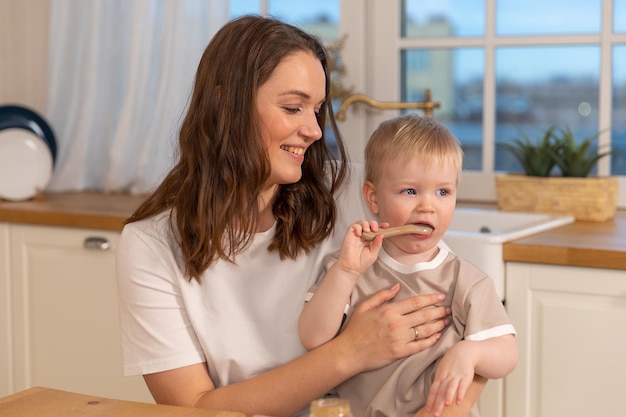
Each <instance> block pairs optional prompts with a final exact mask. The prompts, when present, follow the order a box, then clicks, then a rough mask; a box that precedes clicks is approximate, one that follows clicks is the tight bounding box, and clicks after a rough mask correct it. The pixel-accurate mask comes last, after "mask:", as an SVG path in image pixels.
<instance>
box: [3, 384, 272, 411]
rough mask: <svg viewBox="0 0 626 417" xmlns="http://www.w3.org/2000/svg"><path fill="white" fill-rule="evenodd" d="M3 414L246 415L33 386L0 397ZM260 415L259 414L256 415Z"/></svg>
mask: <svg viewBox="0 0 626 417" xmlns="http://www.w3.org/2000/svg"><path fill="white" fill-rule="evenodd" d="M0 415H2V416H3V417H24V416H28V417H57V416H64V417H72V416H76V417H102V416H115V417H144V416H145V417H245V414H243V413H239V412H234V411H214V410H202V409H199V408H187V407H174V406H169V405H156V404H148V403H140V402H133V401H123V400H114V399H110V398H102V397H95V396H90V395H83V394H76V393H73V392H67V391H59V390H55V389H50V388H42V387H35V388H30V389H27V390H25V391H21V392H18V393H16V394H13V395H9V396H8V397H4V398H0ZM257 417H261V416H257Z"/></svg>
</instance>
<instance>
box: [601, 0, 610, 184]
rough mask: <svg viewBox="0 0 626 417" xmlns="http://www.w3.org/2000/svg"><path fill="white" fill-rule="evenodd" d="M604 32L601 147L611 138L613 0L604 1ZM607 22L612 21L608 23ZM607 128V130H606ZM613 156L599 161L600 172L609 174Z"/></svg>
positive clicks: (602, 38) (602, 37)
mask: <svg viewBox="0 0 626 417" xmlns="http://www.w3.org/2000/svg"><path fill="white" fill-rule="evenodd" d="M602 21H603V24H602V33H601V37H600V39H601V41H600V91H599V99H598V101H599V103H598V113H599V114H598V124H599V126H598V128H599V129H600V130H601V131H603V133H601V134H600V137H599V139H598V145H599V146H600V148H603V147H605V146H607V145H608V144H609V143H610V140H611V132H610V131H609V130H608V129H607V128H608V127H610V126H611V118H612V114H611V108H612V105H611V102H612V100H613V91H612V88H613V42H612V40H613V0H603V2H602ZM606 22H610V23H609V24H607V23H606ZM604 130H606V131H604ZM610 172H611V158H602V159H600V160H599V161H598V174H599V175H609V173H610Z"/></svg>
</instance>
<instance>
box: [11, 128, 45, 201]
mask: <svg viewBox="0 0 626 417" xmlns="http://www.w3.org/2000/svg"><path fill="white" fill-rule="evenodd" d="M51 176H52V153H51V152H50V149H49V148H48V145H46V143H45V142H44V141H43V140H42V139H41V138H40V137H39V136H37V135H36V134H35V133H33V132H31V131H30V130H26V129H17V128H16V129H4V130H1V131H0V197H2V198H4V199H6V200H14V201H19V200H28V199H29V198H32V197H34V196H35V195H37V193H38V192H40V191H43V189H44V188H45V187H46V185H48V182H49V181H50V177H51Z"/></svg>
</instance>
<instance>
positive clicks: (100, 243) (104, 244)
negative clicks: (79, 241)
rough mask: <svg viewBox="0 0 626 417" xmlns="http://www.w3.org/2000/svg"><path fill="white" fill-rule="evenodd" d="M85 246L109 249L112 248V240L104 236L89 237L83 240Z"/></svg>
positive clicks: (87, 247)
mask: <svg viewBox="0 0 626 417" xmlns="http://www.w3.org/2000/svg"><path fill="white" fill-rule="evenodd" d="M83 247H84V248H85V249H98V250H108V249H110V248H111V242H109V241H108V240H106V239H105V238H103V237H88V238H87V239H85V242H83Z"/></svg>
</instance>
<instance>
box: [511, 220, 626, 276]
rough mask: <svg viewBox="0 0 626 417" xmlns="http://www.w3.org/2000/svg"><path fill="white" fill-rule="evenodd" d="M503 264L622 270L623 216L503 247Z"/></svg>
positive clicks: (625, 261)
mask: <svg viewBox="0 0 626 417" xmlns="http://www.w3.org/2000/svg"><path fill="white" fill-rule="evenodd" d="M503 257H504V260H505V261H516V262H531V263H543V264H553V265H566V266H585V267H590V268H611V269H624V270H626V213H624V212H618V213H617V214H616V216H615V218H614V219H612V220H609V221H606V222H581V221H577V222H575V223H573V224H570V225H567V226H563V227H560V228H558V229H553V230H550V231H547V232H544V233H538V234H536V235H532V236H529V237H527V238H523V239H519V240H515V241H512V242H508V243H505V244H504V247H503Z"/></svg>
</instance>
